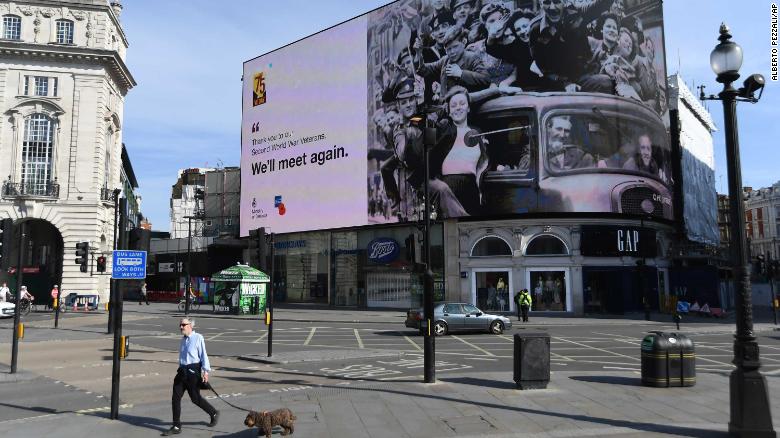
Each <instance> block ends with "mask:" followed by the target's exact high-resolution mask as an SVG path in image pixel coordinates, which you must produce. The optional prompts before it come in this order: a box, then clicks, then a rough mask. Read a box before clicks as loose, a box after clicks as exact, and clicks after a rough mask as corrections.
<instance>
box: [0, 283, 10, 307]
mask: <svg viewBox="0 0 780 438" xmlns="http://www.w3.org/2000/svg"><path fill="white" fill-rule="evenodd" d="M10 293H11V290H10V289H8V284H7V283H3V285H2V286H0V303H4V302H6V301H8V295H9V294H10Z"/></svg>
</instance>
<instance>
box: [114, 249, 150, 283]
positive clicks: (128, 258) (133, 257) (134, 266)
mask: <svg viewBox="0 0 780 438" xmlns="http://www.w3.org/2000/svg"><path fill="white" fill-rule="evenodd" d="M111 268H112V271H111V278H113V279H115V280H143V279H144V278H146V251H114V258H113V263H112V264H111Z"/></svg>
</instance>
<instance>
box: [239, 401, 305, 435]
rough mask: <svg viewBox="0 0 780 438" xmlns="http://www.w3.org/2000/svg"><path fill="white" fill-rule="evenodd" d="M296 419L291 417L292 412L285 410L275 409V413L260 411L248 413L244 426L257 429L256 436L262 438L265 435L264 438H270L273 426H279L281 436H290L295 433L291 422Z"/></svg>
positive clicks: (293, 416)
mask: <svg viewBox="0 0 780 438" xmlns="http://www.w3.org/2000/svg"><path fill="white" fill-rule="evenodd" d="M296 419H297V418H296V417H295V415H293V413H292V411H291V410H289V409H287V408H282V409H277V410H275V411H271V412H268V411H262V412H255V411H249V413H248V414H247V415H246V419H245V420H244V424H245V425H246V426H247V427H255V426H257V427H258V431H257V436H262V435H263V433H265V438H271V431H272V430H273V428H274V426H281V427H282V429H284V430H283V431H282V436H286V435H288V434H292V433H293V432H295V425H294V424H293V422H294V421H295V420H296Z"/></svg>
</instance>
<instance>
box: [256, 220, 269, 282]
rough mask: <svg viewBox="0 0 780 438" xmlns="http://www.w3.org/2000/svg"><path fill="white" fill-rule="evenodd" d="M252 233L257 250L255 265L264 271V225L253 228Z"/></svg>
mask: <svg viewBox="0 0 780 438" xmlns="http://www.w3.org/2000/svg"><path fill="white" fill-rule="evenodd" d="M253 233H254V234H253V236H254V238H255V244H256V245H257V247H256V248H255V250H256V251H257V266H258V267H259V268H260V270H261V271H263V272H265V270H266V269H265V254H266V245H267V243H266V241H265V227H260V228H258V229H256V230H253Z"/></svg>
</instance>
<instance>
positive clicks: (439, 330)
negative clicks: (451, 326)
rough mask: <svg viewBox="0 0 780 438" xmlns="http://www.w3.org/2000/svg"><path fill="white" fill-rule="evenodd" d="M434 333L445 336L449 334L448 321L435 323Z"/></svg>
mask: <svg viewBox="0 0 780 438" xmlns="http://www.w3.org/2000/svg"><path fill="white" fill-rule="evenodd" d="M433 334H434V335H436V336H444V335H446V334H447V323H446V322H444V321H436V323H435V324H433Z"/></svg>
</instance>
